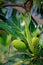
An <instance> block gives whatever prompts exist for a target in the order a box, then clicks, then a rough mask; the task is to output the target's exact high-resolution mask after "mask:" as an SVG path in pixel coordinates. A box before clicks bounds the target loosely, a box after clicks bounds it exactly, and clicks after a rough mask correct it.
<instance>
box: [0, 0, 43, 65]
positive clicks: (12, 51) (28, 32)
mask: <svg viewBox="0 0 43 65" xmlns="http://www.w3.org/2000/svg"><path fill="white" fill-rule="evenodd" d="M35 1H36V0H35ZM39 1H40V0H38V3H39ZM7 9H8V8H4V9H3V8H1V12H2V13H0V14H1V15H2V16H3V15H4V18H6V16H8V18H7V19H6V20H1V19H0V31H1V30H2V31H5V32H6V33H5V34H4V33H2V32H0V43H1V44H0V58H1V60H0V65H1V64H2V65H8V64H10V65H43V33H42V34H41V35H40V36H39V37H37V35H38V34H39V33H40V32H41V31H42V30H43V29H42V30H41V31H40V29H39V26H40V25H39V24H38V26H36V27H35V25H34V24H33V22H32V19H31V15H30V12H28V15H27V14H26V13H25V14H21V13H19V12H18V11H17V10H13V9H12V11H11V13H12V14H11V15H10V14H9V11H10V10H9V9H8V10H9V11H8V10H7ZM3 11H4V12H3ZM9 15H10V16H9ZM1 40H3V41H1Z"/></svg>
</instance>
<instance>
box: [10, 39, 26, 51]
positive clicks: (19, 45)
mask: <svg viewBox="0 0 43 65" xmlns="http://www.w3.org/2000/svg"><path fill="white" fill-rule="evenodd" d="M11 44H12V45H13V46H14V47H15V48H16V49H17V50H21V51H23V50H26V45H25V43H24V42H22V41H20V40H13V41H12V43H11Z"/></svg>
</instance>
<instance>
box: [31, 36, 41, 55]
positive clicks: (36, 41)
mask: <svg viewBox="0 0 43 65" xmlns="http://www.w3.org/2000/svg"><path fill="white" fill-rule="evenodd" d="M32 44H33V47H34V52H33V53H34V55H38V54H39V53H40V50H41V46H40V44H39V38H38V37H34V38H33V39H32Z"/></svg>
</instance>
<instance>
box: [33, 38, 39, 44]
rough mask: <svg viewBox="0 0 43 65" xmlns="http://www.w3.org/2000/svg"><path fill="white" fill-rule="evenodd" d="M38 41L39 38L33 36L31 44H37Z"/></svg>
mask: <svg viewBox="0 0 43 65" xmlns="http://www.w3.org/2000/svg"><path fill="white" fill-rule="evenodd" d="M38 43H39V38H38V37H34V38H33V39H32V44H33V45H35V44H38Z"/></svg>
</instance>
